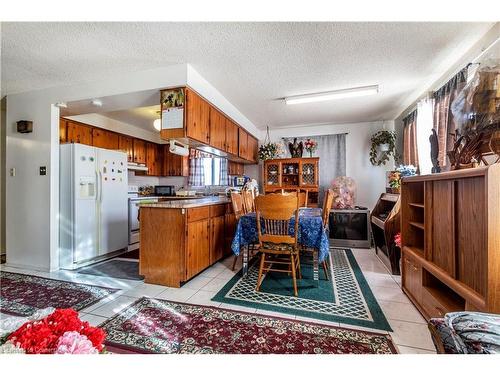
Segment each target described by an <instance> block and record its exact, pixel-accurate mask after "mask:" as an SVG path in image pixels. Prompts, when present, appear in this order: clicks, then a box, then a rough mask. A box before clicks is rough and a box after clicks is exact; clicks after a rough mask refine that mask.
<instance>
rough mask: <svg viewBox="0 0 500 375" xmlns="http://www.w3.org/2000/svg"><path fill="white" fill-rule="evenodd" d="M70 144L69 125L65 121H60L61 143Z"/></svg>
mask: <svg viewBox="0 0 500 375" xmlns="http://www.w3.org/2000/svg"><path fill="white" fill-rule="evenodd" d="M67 142H68V124H67V121H66V120H65V119H62V118H61V119H59V143H61V144H62V143H67Z"/></svg>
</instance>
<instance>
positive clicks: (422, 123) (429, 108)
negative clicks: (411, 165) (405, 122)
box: [417, 98, 434, 174]
mask: <svg viewBox="0 0 500 375" xmlns="http://www.w3.org/2000/svg"><path fill="white" fill-rule="evenodd" d="M433 108H434V99H432V98H426V99H422V100H421V101H419V102H418V104H417V153H418V167H419V170H420V174H430V173H431V170H432V161H431V143H430V142H429V137H430V135H431V134H432V128H433V121H434V116H433Z"/></svg>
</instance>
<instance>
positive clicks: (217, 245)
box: [210, 215, 225, 264]
mask: <svg viewBox="0 0 500 375" xmlns="http://www.w3.org/2000/svg"><path fill="white" fill-rule="evenodd" d="M210 230H211V234H210V264H213V263H215V262H218V261H219V260H220V259H222V257H223V256H224V246H225V215H222V216H216V217H213V218H211V219H210Z"/></svg>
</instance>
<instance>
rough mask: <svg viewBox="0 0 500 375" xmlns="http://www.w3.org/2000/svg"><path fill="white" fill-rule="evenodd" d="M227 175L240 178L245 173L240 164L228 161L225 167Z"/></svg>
mask: <svg viewBox="0 0 500 375" xmlns="http://www.w3.org/2000/svg"><path fill="white" fill-rule="evenodd" d="M227 173H228V174H229V175H231V176H241V175H243V174H244V173H245V170H244V166H243V164H241V163H235V162H234V161H230V162H229V163H228V166H227Z"/></svg>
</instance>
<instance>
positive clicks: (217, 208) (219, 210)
mask: <svg viewBox="0 0 500 375" xmlns="http://www.w3.org/2000/svg"><path fill="white" fill-rule="evenodd" d="M225 214H226V206H225V204H217V205H214V206H210V217H215V216H224V215H225Z"/></svg>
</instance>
